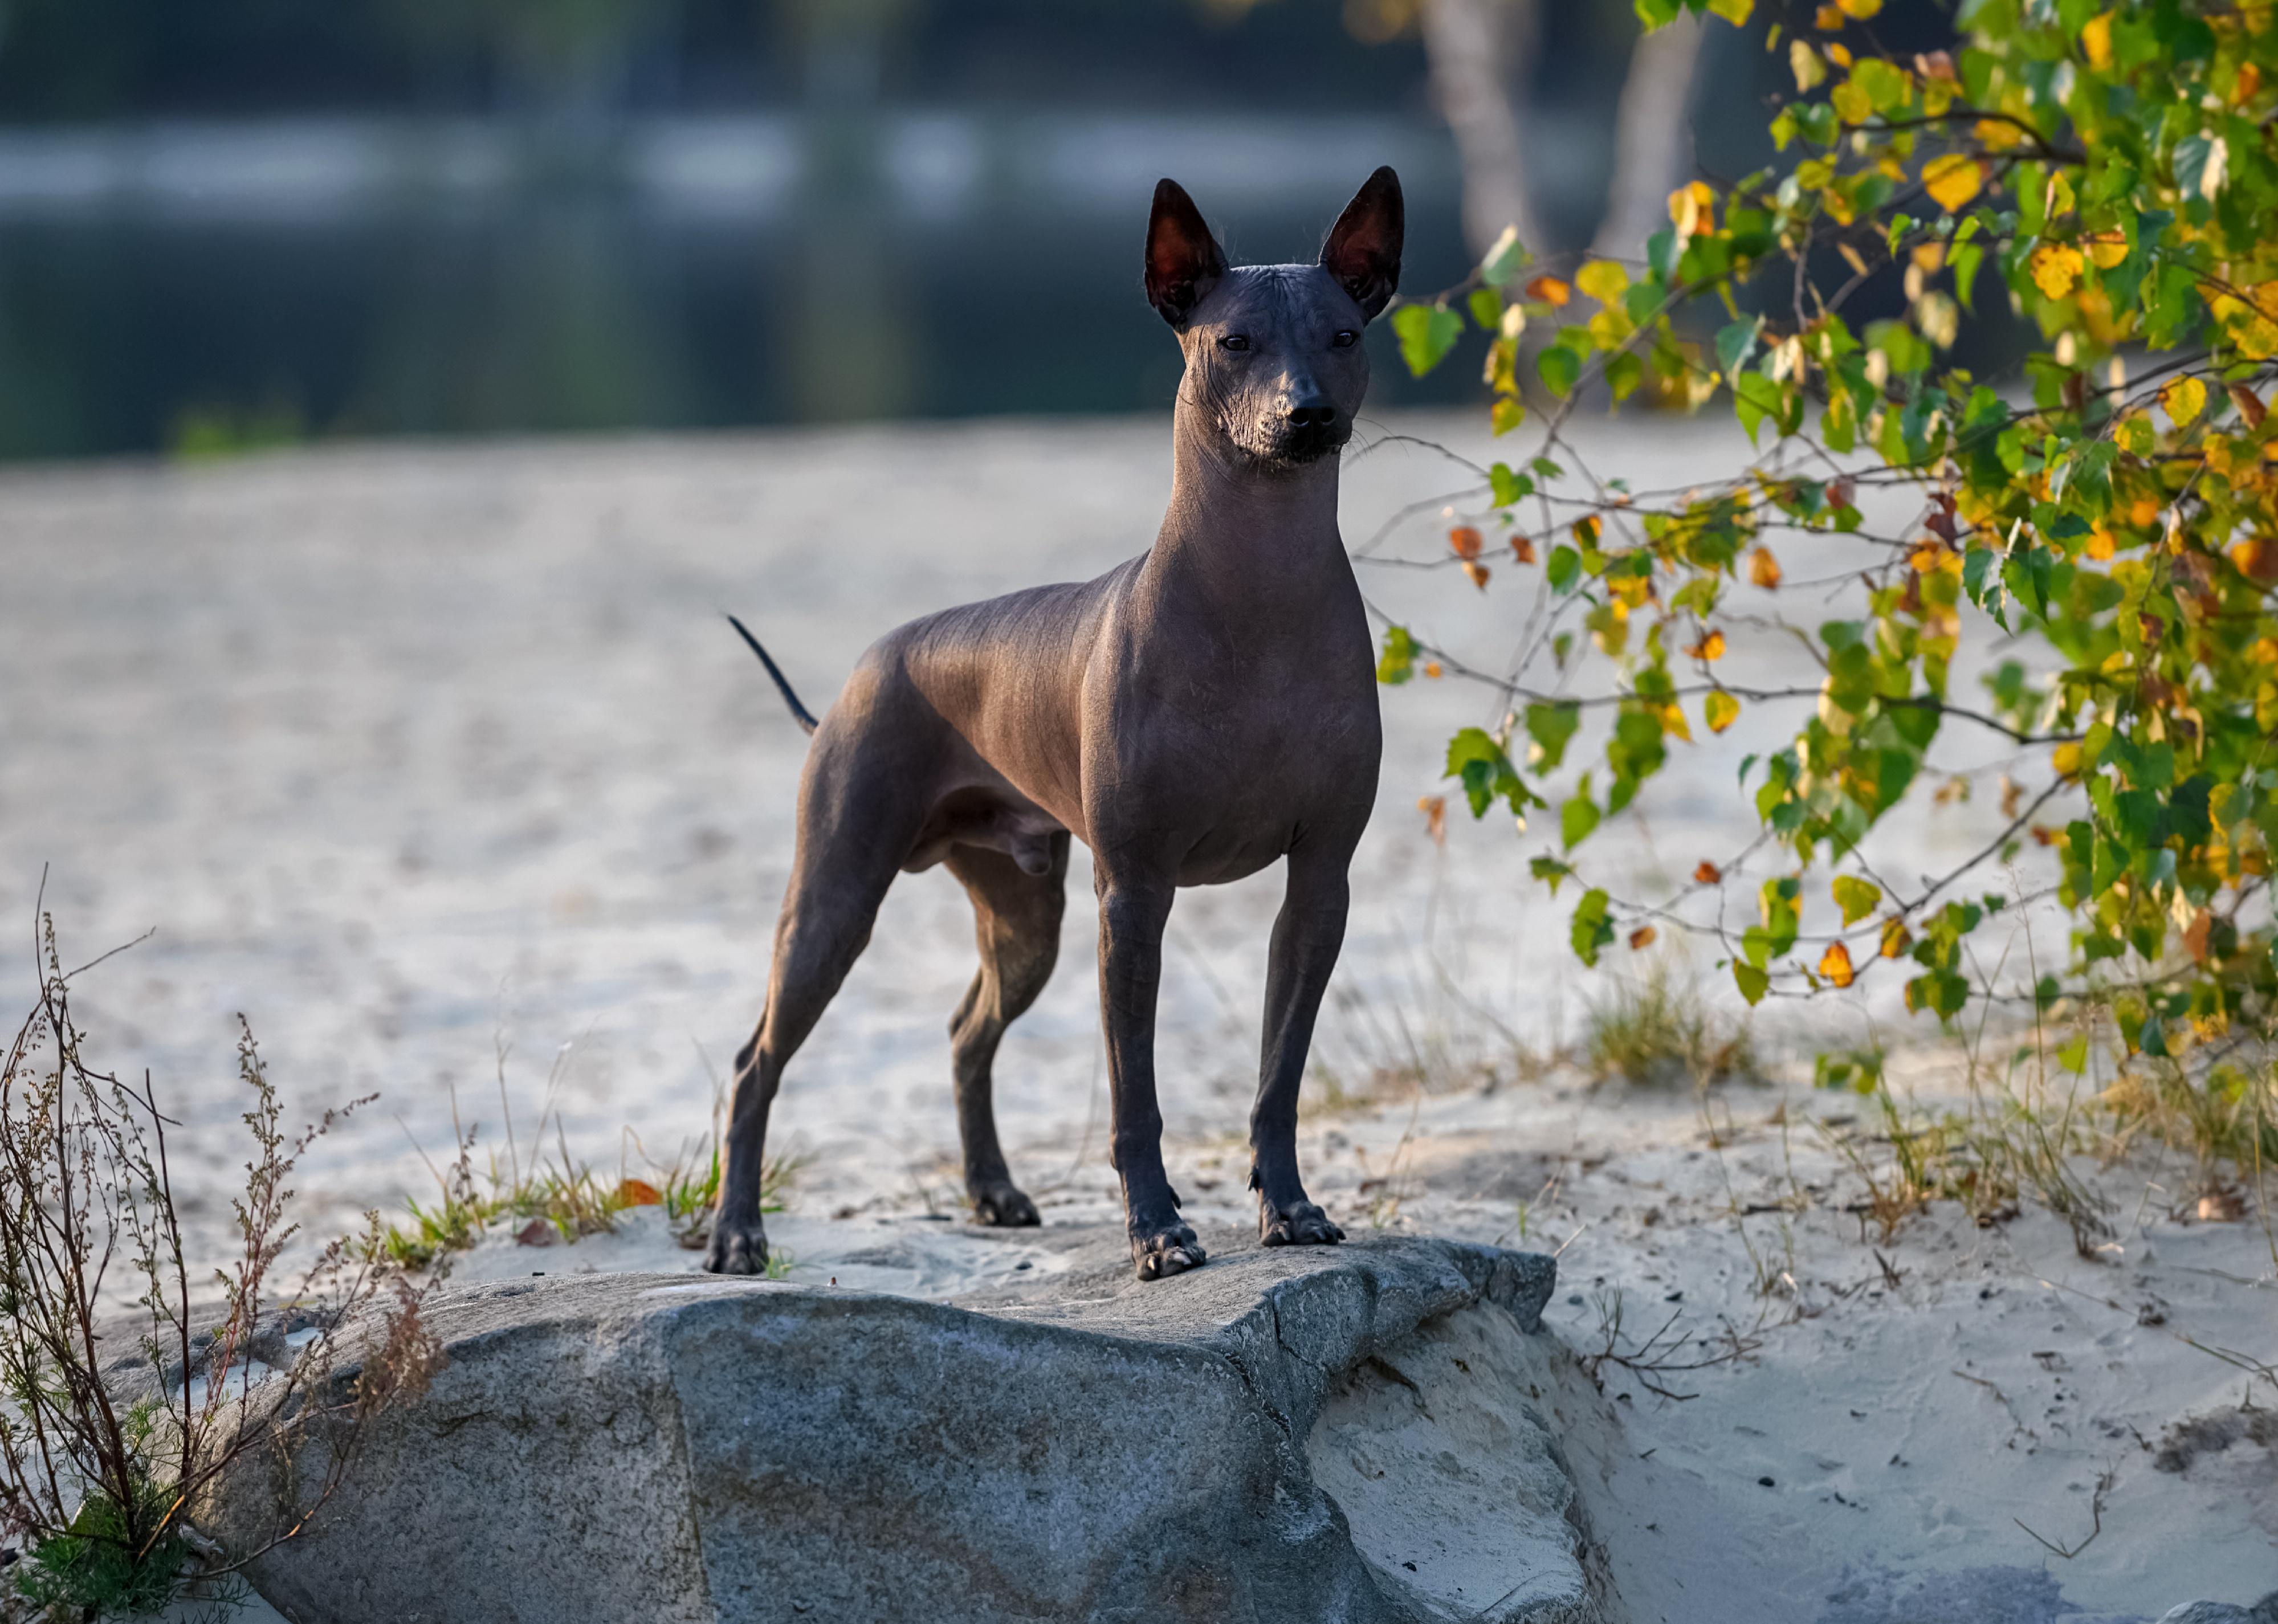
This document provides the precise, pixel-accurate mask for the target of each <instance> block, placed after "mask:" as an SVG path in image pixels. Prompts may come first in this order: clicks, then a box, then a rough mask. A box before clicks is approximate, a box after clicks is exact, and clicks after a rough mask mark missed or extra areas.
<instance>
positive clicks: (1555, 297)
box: [1526, 277, 1574, 309]
mask: <svg viewBox="0 0 2278 1624" xmlns="http://www.w3.org/2000/svg"><path fill="white" fill-rule="evenodd" d="M1526 296H1527V297H1528V298H1529V299H1533V300H1538V301H1540V302H1542V303H1544V304H1553V305H1556V306H1558V307H1559V308H1561V309H1563V308H1564V307H1565V305H1566V302H1567V301H1569V300H1571V299H1572V298H1573V297H1574V290H1573V289H1572V288H1571V287H1569V286H1567V285H1566V284H1565V283H1563V282H1561V281H1560V280H1559V279H1558V278H1556V277H1537V278H1534V280H1533V281H1532V282H1529V283H1528V284H1527V285H1526Z"/></svg>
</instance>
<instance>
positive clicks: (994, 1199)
mask: <svg viewBox="0 0 2278 1624" xmlns="http://www.w3.org/2000/svg"><path fill="white" fill-rule="evenodd" d="M973 1221H974V1222H975V1224H989V1225H991V1226H992V1227H994V1228H997V1229H1034V1228H1035V1227H1036V1225H1037V1224H1042V1223H1043V1218H1042V1217H1041V1216H1038V1214H1037V1212H1036V1202H1034V1201H1030V1200H1029V1199H1028V1197H1027V1196H1026V1195H1024V1194H1022V1193H1021V1192H1020V1191H1019V1190H1017V1189H1015V1188H1013V1186H1011V1185H1009V1184H993V1185H984V1186H981V1187H980V1188H978V1189H976V1190H975V1191H974V1192H973Z"/></svg>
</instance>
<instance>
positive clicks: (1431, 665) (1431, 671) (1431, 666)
mask: <svg viewBox="0 0 2278 1624" xmlns="http://www.w3.org/2000/svg"><path fill="white" fill-rule="evenodd" d="M1424 675H1426V676H1428V677H1430V678H1431V679H1432V680H1433V682H1438V681H1439V680H1440V679H1441V677H1443V676H1445V675H1447V673H1446V672H1444V671H1442V670H1441V668H1440V662H1439V661H1438V660H1426V661H1425V662H1424Z"/></svg>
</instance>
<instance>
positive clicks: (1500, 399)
mask: <svg viewBox="0 0 2278 1624" xmlns="http://www.w3.org/2000/svg"><path fill="white" fill-rule="evenodd" d="M1525 421H1526V405H1525V402H1524V401H1522V400H1520V399H1519V398H1518V397H1517V395H1515V394H1507V395H1498V396H1496V397H1495V403H1494V405H1493V406H1492V407H1490V408H1487V427H1488V428H1490V429H1492V430H1493V431H1494V432H1496V433H1497V434H1508V433H1510V431H1512V430H1513V429H1516V428H1517V427H1518V425H1519V424H1520V423H1524V422H1525Z"/></svg>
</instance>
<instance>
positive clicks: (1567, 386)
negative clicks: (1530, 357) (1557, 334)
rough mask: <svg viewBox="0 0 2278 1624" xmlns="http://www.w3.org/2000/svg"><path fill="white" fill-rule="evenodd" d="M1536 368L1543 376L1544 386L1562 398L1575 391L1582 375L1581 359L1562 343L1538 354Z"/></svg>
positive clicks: (1535, 362)
mask: <svg viewBox="0 0 2278 1624" xmlns="http://www.w3.org/2000/svg"><path fill="white" fill-rule="evenodd" d="M1534 370H1535V371H1536V372H1537V373H1538V374H1539V375H1540V377H1541V378H1542V386H1543V387H1544V388H1546V389H1548V391H1549V392H1550V393H1552V394H1555V395H1556V396H1557V397H1558V398H1559V399H1560V400H1564V399H1565V398H1566V397H1567V396H1568V395H1570V394H1571V393H1574V385H1576V384H1577V383H1578V382H1579V381H1580V380H1581V377H1582V362H1581V361H1580V360H1579V358H1578V357H1577V356H1576V355H1575V354H1574V352H1573V351H1572V350H1571V349H1568V348H1567V347H1565V346H1563V345H1562V344H1554V345H1552V346H1551V347H1549V348H1548V349H1546V350H1544V351H1543V352H1542V353H1541V354H1540V355H1537V356H1536V357H1535V358H1534Z"/></svg>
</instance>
